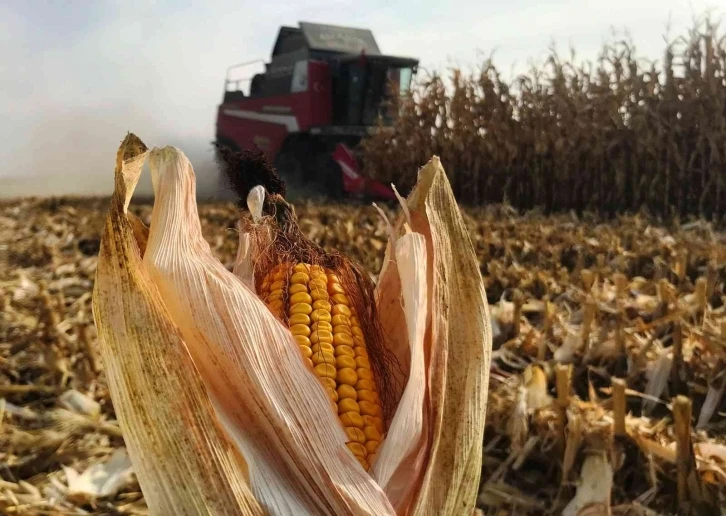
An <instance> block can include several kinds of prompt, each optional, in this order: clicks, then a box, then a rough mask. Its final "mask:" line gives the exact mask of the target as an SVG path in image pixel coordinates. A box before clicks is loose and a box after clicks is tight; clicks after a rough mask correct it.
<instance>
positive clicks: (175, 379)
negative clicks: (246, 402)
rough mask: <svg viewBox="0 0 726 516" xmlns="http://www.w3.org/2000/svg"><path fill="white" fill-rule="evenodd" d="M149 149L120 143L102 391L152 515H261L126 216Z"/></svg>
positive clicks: (108, 241) (102, 317)
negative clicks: (108, 399)
mask: <svg viewBox="0 0 726 516" xmlns="http://www.w3.org/2000/svg"><path fill="white" fill-rule="evenodd" d="M145 157H146V148H145V146H144V145H143V143H141V141H140V140H138V138H136V137H135V136H133V135H129V136H127V137H126V139H125V140H124V142H123V143H122V145H121V148H120V149H119V153H118V157H117V163H116V176H115V186H116V188H115V192H114V196H113V199H112V201H111V207H110V209H109V214H108V216H107V219H106V228H105V232H104V236H103V239H102V241H101V251H100V254H99V260H98V268H97V274H96V284H95V290H94V297H93V299H94V303H93V312H94V318H95V322H96V327H97V328H98V333H99V342H100V346H101V353H102V358H103V363H104V365H105V369H106V375H107V377H108V382H109V390H110V392H111V398H112V400H113V403H114V408H115V410H116V414H117V416H118V419H119V422H120V425H121V429H122V430H123V433H124V437H125V440H126V443H127V446H128V451H129V456H130V457H131V460H132V462H133V464H134V469H135V473H136V475H137V477H138V479H139V483H140V484H141V485H142V486H143V489H144V493H145V496H146V502H147V504H148V506H149V508H150V510H151V511H153V512H154V513H156V514H189V515H192V514H200V513H205V514H230V515H232V514H250V515H253V514H262V511H261V509H260V506H259V505H258V503H257V501H256V500H255V499H254V497H253V496H252V493H251V492H250V490H249V488H248V486H247V484H246V483H245V476H246V475H245V467H244V462H243V460H242V459H241V456H240V455H239V454H237V453H236V450H235V449H234V447H233V446H231V444H230V443H229V441H228V440H227V439H226V438H225V436H224V433H223V432H222V431H221V429H220V427H219V425H218V423H217V420H216V418H215V417H214V411H213V409H212V404H211V401H210V399H209V397H208V396H207V393H206V390H205V388H204V386H203V385H202V381H201V378H200V376H199V373H198V372H197V369H196V367H195V365H194V363H193V362H192V359H191V357H190V355H189V352H188V348H187V346H186V343H185V342H184V340H183V338H182V335H181V332H180V331H179V328H178V327H177V325H176V324H175V323H174V322H173V320H172V318H171V315H170V313H169V311H168V310H167V309H166V307H165V305H164V303H163V301H162V298H161V296H160V294H159V291H158V289H157V288H156V286H155V285H154V283H153V282H152V281H151V278H150V276H149V274H148V272H147V270H146V268H145V267H144V266H143V263H142V261H141V253H140V250H139V244H138V243H137V240H136V238H135V236H134V234H135V233H136V232H137V231H138V225H137V226H136V227H137V231H135V230H134V227H135V226H133V225H132V224H133V223H131V222H129V219H128V217H127V216H126V213H127V209H128V204H129V201H130V199H131V195H132V194H133V190H134V187H135V186H136V183H137V181H138V178H139V174H140V172H141V167H142V165H143V162H144V159H145Z"/></svg>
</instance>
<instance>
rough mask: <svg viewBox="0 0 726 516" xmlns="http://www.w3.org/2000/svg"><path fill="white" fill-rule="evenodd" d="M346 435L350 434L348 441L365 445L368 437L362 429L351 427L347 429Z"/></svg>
mask: <svg viewBox="0 0 726 516" xmlns="http://www.w3.org/2000/svg"><path fill="white" fill-rule="evenodd" d="M345 433H346V434H348V439H350V440H351V441H353V442H356V443H360V444H363V445H365V443H366V436H365V434H364V433H363V430H361V429H360V428H356V427H354V426H351V427H348V428H346V429H345ZM366 451H367V450H366Z"/></svg>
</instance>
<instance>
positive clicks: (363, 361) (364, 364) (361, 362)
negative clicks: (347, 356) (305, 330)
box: [310, 337, 371, 369]
mask: <svg viewBox="0 0 726 516" xmlns="http://www.w3.org/2000/svg"><path fill="white" fill-rule="evenodd" d="M312 341H313V339H312V337H311V338H310V342H312ZM355 363H356V364H358V367H361V368H363V369H370V368H371V363H370V362H369V361H368V359H367V358H366V357H355Z"/></svg>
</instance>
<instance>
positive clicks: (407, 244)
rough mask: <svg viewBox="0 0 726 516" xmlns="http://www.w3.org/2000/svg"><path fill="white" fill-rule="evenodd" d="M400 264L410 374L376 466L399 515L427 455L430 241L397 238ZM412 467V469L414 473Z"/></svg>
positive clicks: (409, 236) (419, 237)
mask: <svg viewBox="0 0 726 516" xmlns="http://www.w3.org/2000/svg"><path fill="white" fill-rule="evenodd" d="M394 245H395V248H396V264H397V266H398V272H399V276H400V278H401V279H402V292H401V294H402V298H403V305H404V313H405V316H406V325H407V328H408V338H407V340H408V342H409V343H410V357H411V358H410V364H411V367H410V374H409V377H408V383H407V384H406V387H405V389H404V392H403V396H402V397H401V400H400V403H399V405H398V410H397V411H396V413H395V415H394V416H393V420H392V421H391V425H390V427H389V428H388V434H387V435H386V439H385V440H384V441H383V443H382V445H381V448H380V450H379V452H378V460H377V461H376V463H375V464H374V465H373V478H375V479H376V481H377V482H378V483H379V485H380V486H381V487H383V489H384V491H385V492H386V495H387V496H388V499H389V500H390V501H391V504H392V505H393V506H394V507H395V508H396V510H397V512H399V514H400V513H401V512H402V511H401V509H402V508H404V507H406V506H407V505H408V503H409V502H410V497H411V494H412V489H413V488H414V487H415V482H411V479H412V478H417V474H416V472H418V471H420V470H421V467H422V465H423V459H424V457H425V454H426V449H427V447H426V444H427V443H426V438H427V428H426V424H427V422H428V418H427V417H426V416H427V415H426V409H427V404H426V399H425V395H426V377H427V375H426V364H425V359H424V336H425V332H426V321H427V320H428V317H427V306H426V303H427V299H428V297H427V294H428V291H427V283H426V240H425V238H424V236H423V235H421V234H419V233H414V232H409V233H407V234H405V235H404V236H402V237H401V238H399V239H397V240H396V241H395V244H394ZM412 472H413V473H412Z"/></svg>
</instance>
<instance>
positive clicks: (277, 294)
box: [265, 290, 285, 304]
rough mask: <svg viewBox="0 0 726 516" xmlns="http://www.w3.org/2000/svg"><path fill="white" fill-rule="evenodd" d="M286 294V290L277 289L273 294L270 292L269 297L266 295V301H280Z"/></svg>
mask: <svg viewBox="0 0 726 516" xmlns="http://www.w3.org/2000/svg"><path fill="white" fill-rule="evenodd" d="M283 297H285V296H284V292H283V291H282V290H275V291H274V292H272V293H271V294H269V295H268V296H267V297H265V303H268V304H269V303H272V302H273V301H280V300H281V299H282V298H283Z"/></svg>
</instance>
